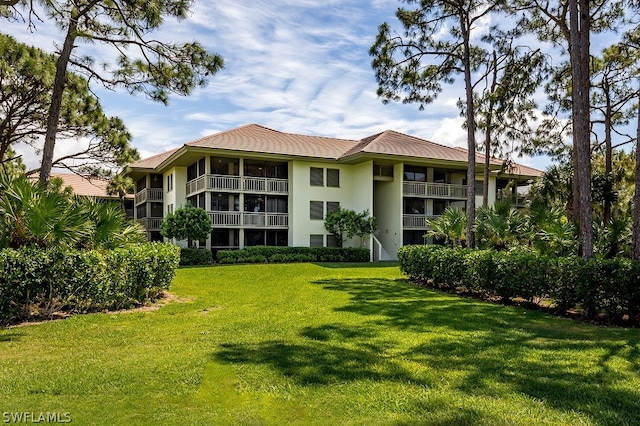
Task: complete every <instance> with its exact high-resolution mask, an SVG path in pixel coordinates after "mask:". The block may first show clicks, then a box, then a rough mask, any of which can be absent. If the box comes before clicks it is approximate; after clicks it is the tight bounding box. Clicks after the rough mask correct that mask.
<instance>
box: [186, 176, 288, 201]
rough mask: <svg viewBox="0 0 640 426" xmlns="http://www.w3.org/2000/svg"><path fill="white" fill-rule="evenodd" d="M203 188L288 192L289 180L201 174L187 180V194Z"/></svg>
mask: <svg viewBox="0 0 640 426" xmlns="http://www.w3.org/2000/svg"><path fill="white" fill-rule="evenodd" d="M203 190H214V191H231V192H238V191H244V192H256V193H271V194H288V193H289V181H288V180H287V179H277V178H265V177H252V176H227V175H202V176H199V177H197V178H195V179H193V180H190V181H189V182H187V196H189V195H191V194H194V193H196V192H200V191H203Z"/></svg>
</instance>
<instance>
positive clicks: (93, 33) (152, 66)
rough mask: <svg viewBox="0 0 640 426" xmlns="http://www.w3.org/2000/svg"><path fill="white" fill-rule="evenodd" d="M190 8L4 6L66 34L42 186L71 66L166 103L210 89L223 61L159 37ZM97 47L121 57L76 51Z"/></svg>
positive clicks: (133, 2)
mask: <svg viewBox="0 0 640 426" xmlns="http://www.w3.org/2000/svg"><path fill="white" fill-rule="evenodd" d="M191 4H192V1H185V0H126V1H125V0H113V1H112V0H109V1H106V0H89V1H86V2H79V3H78V2H75V1H62V2H49V1H46V2H37V3H35V2H14V1H13V0H9V1H8V2H7V1H6V0H5V1H4V6H5V7H7V8H8V9H7V10H8V12H7V13H4V16H9V15H10V16H9V18H14V19H15V18H16V17H18V19H19V18H21V19H23V20H25V21H26V22H27V23H28V24H29V25H31V24H33V20H34V19H36V18H35V17H40V16H46V19H49V20H50V21H53V22H55V23H56V25H57V26H58V28H60V29H61V31H62V33H63V34H64V40H63V41H62V42H61V43H60V44H59V49H58V51H57V52H56V56H57V61H56V71H55V76H54V80H53V91H52V94H51V102H50V105H49V110H48V114H47V126H46V134H45V140H44V146H43V149H42V165H41V169H40V180H41V181H43V182H46V181H48V180H49V176H50V173H51V168H52V166H53V153H54V148H55V144H56V135H57V132H58V122H59V119H60V116H61V114H62V105H63V95H64V93H65V90H66V88H67V81H68V80H67V79H68V72H67V70H68V69H69V68H70V67H71V68H72V69H73V70H76V71H77V72H80V73H82V74H84V75H85V76H86V77H87V78H88V79H89V80H91V81H95V82H99V83H101V84H103V85H104V86H105V87H107V88H111V89H114V88H117V87H124V88H125V89H126V90H127V91H128V92H129V93H143V94H145V95H146V96H147V97H148V98H150V99H151V100H154V101H158V102H162V103H164V104H166V103H168V101H169V94H171V93H175V94H179V95H188V94H190V93H191V92H192V91H193V90H194V89H195V88H196V87H197V86H204V85H206V84H207V80H208V78H209V76H211V75H213V74H215V73H217V72H218V71H219V70H220V69H221V68H222V67H223V60H222V58H221V57H220V56H218V55H216V54H213V53H210V52H207V51H206V50H205V49H204V48H203V47H202V46H201V45H200V43H198V42H196V41H190V42H186V43H178V42H171V41H169V42H166V41H161V40H158V39H157V38H156V36H157V30H158V29H159V28H160V27H161V26H162V25H163V23H164V22H165V21H166V20H167V19H177V20H181V19H184V18H185V17H186V16H187V14H188V12H189V7H190V6H191ZM0 6H3V4H2V3H0ZM36 8H37V9H36ZM95 43H98V44H101V45H106V46H109V47H111V48H112V49H114V51H115V52H116V54H117V57H116V59H115V60H114V62H113V63H108V62H104V61H97V60H96V59H95V58H94V57H92V56H90V55H88V54H86V53H88V52H86V53H85V54H82V53H79V52H77V51H78V50H80V51H82V47H83V46H86V45H90V44H95Z"/></svg>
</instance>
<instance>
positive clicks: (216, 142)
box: [186, 124, 358, 160]
mask: <svg viewBox="0 0 640 426" xmlns="http://www.w3.org/2000/svg"><path fill="white" fill-rule="evenodd" d="M357 143H358V142H357V141H354V140H349V139H337V138H327V137H321V136H306V135H297V134H293V133H284V132H280V131H278V130H273V129H270V128H268V127H264V126H260V125H258V124H247V125H244V126H241V127H238V128H236V129H231V130H227V131H225V132H220V133H216V134H214V135H210V136H205V137H203V138H201V139H198V140H195V141H193V142H189V143H187V144H186V146H191V147H199V148H217V149H227V150H232V151H245V152H260V153H264V154H284V155H293V156H301V157H314V158H329V159H334V160H335V159H338V158H340V157H341V156H342V154H343V153H344V152H346V151H348V150H349V149H351V148H352V147H353V146H355V145H356V144H357Z"/></svg>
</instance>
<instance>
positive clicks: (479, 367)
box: [315, 279, 640, 424]
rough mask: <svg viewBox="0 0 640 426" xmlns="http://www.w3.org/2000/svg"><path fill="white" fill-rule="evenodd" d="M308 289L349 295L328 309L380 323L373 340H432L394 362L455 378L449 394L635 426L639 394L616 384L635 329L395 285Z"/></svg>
mask: <svg viewBox="0 0 640 426" xmlns="http://www.w3.org/2000/svg"><path fill="white" fill-rule="evenodd" d="M315 284H318V285H321V286H323V287H324V288H326V289H328V290H333V291H344V292H347V293H349V294H350V296H351V298H350V303H348V304H347V305H345V306H342V307H338V308H336V310H338V311H346V312H352V313H356V314H360V315H363V316H365V317H374V316H375V318H372V320H371V321H370V322H372V323H374V324H376V325H380V327H379V328H378V329H379V331H380V332H381V333H382V332H384V331H383V330H384V329H385V328H390V329H398V330H407V331H412V332H416V333H432V336H429V338H427V339H424V342H423V343H420V344H418V345H416V346H415V347H413V348H411V349H409V350H407V351H406V352H405V353H403V354H402V357H405V358H407V359H411V360H413V361H415V362H419V363H420V364H423V365H428V366H429V367H430V368H434V369H436V370H438V371H441V372H442V373H443V374H448V373H452V374H454V373H456V374H459V373H460V372H463V373H464V380H462V381H461V382H460V384H459V385H457V387H458V389H459V390H461V391H463V392H465V393H468V394H481V395H489V396H497V395H498V394H499V393H500V392H502V391H501V390H498V389H503V390H504V389H508V391H509V392H517V393H521V394H525V395H528V396H530V397H532V398H535V399H537V400H542V401H545V402H546V403H547V404H549V405H550V406H554V407H557V408H560V409H563V410H575V411H577V412H580V413H583V414H585V415H588V416H590V417H592V418H593V419H595V420H596V421H597V422H598V423H601V424H640V390H635V389H629V388H630V386H627V388H626V389H625V388H624V387H622V386H620V384H621V383H623V382H624V381H625V380H629V379H637V377H638V374H639V373H640V335H639V334H638V333H637V331H636V330H625V329H608V328H603V327H595V326H587V325H582V324H577V323H574V322H572V321H569V320H565V319H557V318H553V317H550V316H547V315H544V314H541V313H538V312H533V311H527V310H525V309H521V308H515V307H505V306H501V305H492V304H489V303H486V302H481V301H476V300H471V299H464V298H458V297H452V296H450V295H447V294H443V293H439V292H437V291H433V290H426V289H421V288H417V287H414V286H412V285H410V284H409V283H407V282H406V281H404V280H385V279H351V280H349V279H343V280H323V281H317V282H315ZM380 316H382V317H384V319H379V317H380ZM427 336H428V335H427ZM620 361H623V362H622V363H621V362H620ZM613 364H616V367H612V365H613Z"/></svg>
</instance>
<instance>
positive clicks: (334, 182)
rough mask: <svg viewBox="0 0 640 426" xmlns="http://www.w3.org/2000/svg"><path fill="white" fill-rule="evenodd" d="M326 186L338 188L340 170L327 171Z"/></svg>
mask: <svg viewBox="0 0 640 426" xmlns="http://www.w3.org/2000/svg"><path fill="white" fill-rule="evenodd" d="M327 186H328V187H332V188H339V187H340V169H327Z"/></svg>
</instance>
